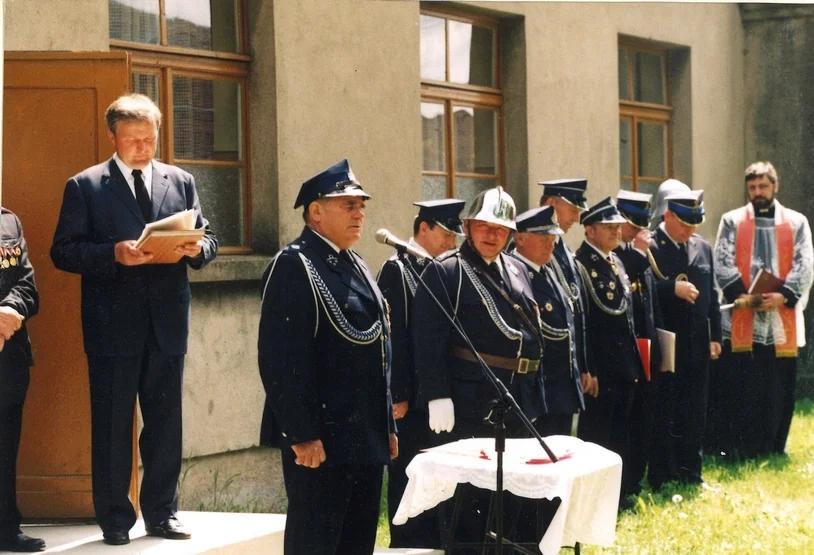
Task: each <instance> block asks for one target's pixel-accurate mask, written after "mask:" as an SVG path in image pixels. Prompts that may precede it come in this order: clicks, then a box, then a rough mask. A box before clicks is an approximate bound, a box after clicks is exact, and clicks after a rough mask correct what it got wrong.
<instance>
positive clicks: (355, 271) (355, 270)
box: [339, 251, 365, 283]
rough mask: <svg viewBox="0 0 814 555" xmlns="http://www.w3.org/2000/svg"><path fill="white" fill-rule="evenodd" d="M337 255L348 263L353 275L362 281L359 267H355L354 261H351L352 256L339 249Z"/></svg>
mask: <svg viewBox="0 0 814 555" xmlns="http://www.w3.org/2000/svg"><path fill="white" fill-rule="evenodd" d="M339 257H340V258H341V259H342V260H344V261H345V262H347V263H348V265H349V266H350V268H351V270H353V275H354V276H356V277H357V278H359V279H361V280H362V283H364V282H365V280H364V278H363V277H362V272H361V270H359V268H357V267H356V263H355V262H354V261H353V256H351V254H350V252H348V251H339Z"/></svg>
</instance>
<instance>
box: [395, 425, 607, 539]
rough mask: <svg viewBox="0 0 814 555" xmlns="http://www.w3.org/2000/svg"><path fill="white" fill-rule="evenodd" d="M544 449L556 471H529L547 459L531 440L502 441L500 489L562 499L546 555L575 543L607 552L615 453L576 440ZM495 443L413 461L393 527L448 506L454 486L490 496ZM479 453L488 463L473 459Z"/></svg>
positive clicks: (454, 447)
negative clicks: (553, 460)
mask: <svg viewBox="0 0 814 555" xmlns="http://www.w3.org/2000/svg"><path fill="white" fill-rule="evenodd" d="M546 443H547V444H548V446H549V447H550V448H551V449H552V450H553V451H554V454H555V455H557V456H558V457H559V456H560V455H561V454H563V453H565V452H570V454H571V456H570V457H569V458H565V459H563V460H561V461H558V462H557V463H553V464H552V463H548V464H527V461H528V460H529V459H542V458H546V459H547V457H546V455H545V451H543V448H542V447H540V445H539V443H537V440H536V439H508V440H506V452H505V453H504V459H503V489H504V491H510V492H511V493H513V494H515V495H519V496H522V497H530V498H532V499H543V498H545V499H553V498H555V497H559V498H560V499H562V503H561V504H560V507H559V509H558V510H557V513H556V515H555V516H554V520H553V521H552V522H551V525H550V526H549V527H548V530H547V531H546V533H545V535H544V536H543V538H542V540H541V542H540V550H541V551H542V552H543V554H544V555H552V554H554V553H558V552H559V550H560V547H561V546H573V545H574V543H575V542H580V543H586V544H593V545H601V546H610V545H613V542H614V541H615V539H616V514H617V508H618V506H619V490H620V486H621V481H622V459H621V457H619V455H617V454H616V453H613V452H612V451H608V450H607V449H605V448H603V447H600V446H599V445H596V444H595V443H588V442H584V441H582V440H580V439H577V438H575V437H569V436H550V437H548V438H546ZM494 445H495V440H494V439H493V438H473V439H464V440H460V441H456V442H453V443H448V444H446V445H442V446H440V447H435V448H433V449H430V450H427V451H425V452H423V453H420V454H419V455H418V456H416V457H415V458H414V459H413V461H412V462H411V463H410V465H409V466H408V467H407V477H408V478H409V482H408V483H407V488H406V489H405V491H404V496H403V497H402V498H401V503H400V504H399V508H398V511H396V515H395V517H394V518H393V524H396V525H398V524H404V523H405V522H407V519H408V518H412V517H414V516H417V515H419V514H421V513H422V512H424V511H426V510H427V509H431V508H432V507H435V506H436V505H438V504H439V503H441V502H442V501H445V500H447V499H450V498H451V497H452V496H453V494H454V493H455V487H456V486H457V485H458V484H462V483H467V482H468V483H470V484H472V485H474V486H477V487H479V488H484V489H490V490H494V489H495V483H496V471H497V463H496V456H495V453H494ZM481 451H483V452H484V453H485V454H486V455H487V456H488V457H489V459H488V460H486V459H483V458H480V457H479V454H480V453H481Z"/></svg>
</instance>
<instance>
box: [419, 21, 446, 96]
mask: <svg viewBox="0 0 814 555" xmlns="http://www.w3.org/2000/svg"><path fill="white" fill-rule="evenodd" d="M444 24H445V21H444V20H443V19H441V18H440V17H431V16H429V15H422V16H421V78H422V79H433V80H435V81H446V78H447V71H446V56H447V54H446V30H445V28H444Z"/></svg>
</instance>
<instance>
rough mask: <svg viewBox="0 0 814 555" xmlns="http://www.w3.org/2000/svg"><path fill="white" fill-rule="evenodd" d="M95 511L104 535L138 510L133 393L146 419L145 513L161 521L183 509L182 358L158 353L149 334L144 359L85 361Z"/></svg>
mask: <svg viewBox="0 0 814 555" xmlns="http://www.w3.org/2000/svg"><path fill="white" fill-rule="evenodd" d="M88 367H89V370H90V403H91V445H92V457H91V461H92V471H93V506H94V509H95V511H96V520H97V522H98V523H99V526H100V527H101V528H102V530H110V529H112V528H124V529H127V530H129V529H130V528H132V526H133V524H135V522H136V512H135V510H134V509H133V505H132V503H131V502H130V500H129V499H128V492H129V488H130V477H131V472H132V470H133V468H132V460H133V444H132V433H133V414H134V410H135V403H136V395H137V394H138V399H139V406H140V407H141V414H142V417H143V420H144V428H143V429H142V431H141V435H140V436H139V450H140V452H141V461H142V464H143V465H144V477H143V480H142V484H141V510H142V512H143V516H144V521H145V523H147V524H158V523H160V522H162V521H164V520H166V519H167V518H169V517H171V516H173V515H174V514H175V512H176V511H177V510H178V477H179V475H180V473H181V457H182V455H181V387H182V381H183V373H184V357H183V356H169V355H166V354H164V353H162V352H161V350H160V349H159V346H158V343H157V341H156V338H155V335H154V333H153V332H152V330H151V332H150V334H149V336H148V338H147V342H146V345H145V348H144V352H143V354H142V355H141V356H136V357H100V356H90V355H89V356H88Z"/></svg>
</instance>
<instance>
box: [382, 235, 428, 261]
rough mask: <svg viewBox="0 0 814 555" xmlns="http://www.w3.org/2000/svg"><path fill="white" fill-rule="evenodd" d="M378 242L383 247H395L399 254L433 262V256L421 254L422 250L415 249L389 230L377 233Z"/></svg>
mask: <svg viewBox="0 0 814 555" xmlns="http://www.w3.org/2000/svg"><path fill="white" fill-rule="evenodd" d="M376 242H377V243H381V244H382V245H390V246H391V247H395V249H396V250H397V251H399V252H406V253H407V254H411V255H413V256H415V257H416V258H424V259H427V260H432V259H433V258H432V256H430V255H429V254H427V253H425V252H421V251H420V250H418V249H416V248H415V247H413V246H411V245H409V244H408V243H405V242H404V241H402V240H401V239H399V238H398V237H396V236H395V235H393V234H392V233H390V232H389V231H388V230H386V229H384V228H382V229H380V230H379V231H377V232H376Z"/></svg>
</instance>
